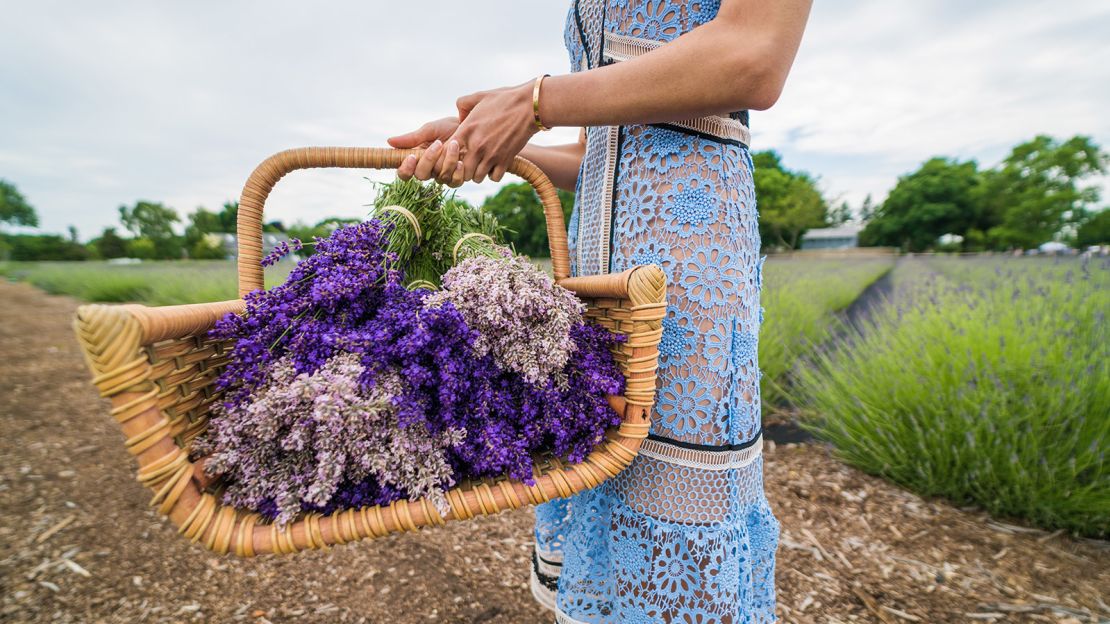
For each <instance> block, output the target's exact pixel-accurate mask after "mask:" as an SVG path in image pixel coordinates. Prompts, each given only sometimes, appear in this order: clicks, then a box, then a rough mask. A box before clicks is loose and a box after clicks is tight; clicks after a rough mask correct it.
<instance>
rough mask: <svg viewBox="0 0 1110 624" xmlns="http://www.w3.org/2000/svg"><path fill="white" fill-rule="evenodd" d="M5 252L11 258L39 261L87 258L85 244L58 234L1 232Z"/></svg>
mask: <svg viewBox="0 0 1110 624" xmlns="http://www.w3.org/2000/svg"><path fill="white" fill-rule="evenodd" d="M0 241H2V243H3V244H2V245H0V247H3V248H4V250H5V254H6V255H7V256H8V259H10V260H16V261H23V262H38V261H43V260H87V259H88V258H89V255H90V253H89V250H88V249H86V248H85V246H84V245H79V244H77V243H74V242H73V241H70V240H69V239H67V238H66V237H64V236H59V235H57V234H0Z"/></svg>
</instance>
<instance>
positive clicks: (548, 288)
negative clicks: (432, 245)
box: [424, 253, 584, 383]
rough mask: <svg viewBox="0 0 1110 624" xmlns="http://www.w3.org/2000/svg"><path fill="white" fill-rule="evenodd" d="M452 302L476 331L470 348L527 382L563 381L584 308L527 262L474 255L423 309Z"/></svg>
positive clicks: (451, 272) (447, 276)
mask: <svg viewBox="0 0 1110 624" xmlns="http://www.w3.org/2000/svg"><path fill="white" fill-rule="evenodd" d="M445 303H450V304H452V305H453V306H454V307H455V309H457V310H458V311H459V312H460V313H461V314H462V316H463V319H464V320H465V321H466V324H467V326H468V327H469V328H470V329H472V330H474V331H475V332H476V333H477V337H476V338H475V340H474V349H475V351H476V352H477V354H478V355H479V356H483V355H486V354H490V355H491V356H493V358H494V360H495V361H496V362H497V364H498V365H499V366H501V367H502V368H503V369H505V370H508V371H512V372H515V373H517V374H519V375H520V376H521V377H523V378H524V379H525V380H526V381H529V382H531V383H545V382H547V381H549V380H551V379H561V377H562V371H563V367H564V366H565V365H566V363H567V361H568V360H569V359H570V355H571V353H572V352H573V351H574V340H573V339H572V338H571V336H570V330H571V328H572V327H574V326H576V325H578V324H580V323H582V312H583V311H584V306H583V305H582V302H580V301H579V300H578V299H576V298H575V297H574V295H573V294H572V293H571V292H570V291H568V290H567V289H565V288H563V287H562V286H559V285H557V284H555V282H554V281H553V280H552V279H551V278H550V277H549V276H548V275H547V274H545V273H544V272H543V271H541V270H540V269H539V268H538V267H536V266H535V265H534V264H532V263H531V262H530V261H529V260H528V259H527V258H524V257H521V256H512V255H511V254H508V253H506V254H505V256H504V257H502V258H490V257H484V256H479V257H473V258H468V259H466V260H463V261H462V262H460V263H458V264H457V265H455V266H454V267H452V268H451V269H450V270H449V271H447V272H446V273H444V275H443V286H442V288H441V289H440V290H439V291H436V292H433V293H431V294H430V295H428V296H427V298H425V300H424V307H425V308H432V307H437V306H440V305H443V304H445Z"/></svg>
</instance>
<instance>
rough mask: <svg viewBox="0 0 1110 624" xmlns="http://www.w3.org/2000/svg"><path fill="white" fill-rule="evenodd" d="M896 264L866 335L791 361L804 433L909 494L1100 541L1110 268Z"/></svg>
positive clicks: (1107, 438)
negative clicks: (892, 291) (893, 286)
mask: <svg viewBox="0 0 1110 624" xmlns="http://www.w3.org/2000/svg"><path fill="white" fill-rule="evenodd" d="M904 266H905V271H906V272H908V273H911V275H909V279H908V280H905V282H904V283H903V281H902V280H899V286H898V290H897V291H896V296H895V298H894V300H893V301H892V302H891V303H890V305H888V306H886V307H884V308H881V309H879V310H878V311H877V312H876V313H875V314H874V316H872V317H871V319H870V321H869V322H868V323H866V326H865V328H864V329H863V331H862V333H860V334H856V335H854V336H853V337H852V338H851V339H850V340H847V341H845V342H843V343H842V344H841V346H839V347H838V348H835V349H833V350H831V351H829V352H825V353H820V354H817V355H816V356H815V357H814V358H813V359H812V361H811V362H809V363H808V364H807V365H805V366H803V367H801V370H800V371H799V372H798V376H797V381H798V385H797V398H798V399H799V401H800V403H802V404H804V405H805V406H806V410H807V412H809V415H808V417H807V420H806V423H807V427H809V428H810V429H811V430H812V431H814V432H815V433H816V434H817V435H819V436H820V437H822V438H824V439H826V440H828V441H830V442H831V443H832V444H833V445H834V446H835V447H836V449H837V453H838V454H839V455H840V456H841V457H843V458H844V459H845V460H847V461H848V462H850V463H852V464H854V465H856V466H858V467H860V468H862V469H863V470H865V471H867V472H871V473H874V474H878V475H882V476H885V477H887V478H889V479H891V480H892V481H894V482H896V483H899V484H901V485H903V486H905V487H907V488H909V489H911V490H914V491H916V492H919V493H921V494H924V495H937V496H943V497H946V498H949V499H951V500H953V501H955V502H956V503H957V504H968V503H973V504H976V505H979V506H982V507H983V508H985V509H987V510H988V511H990V512H991V513H993V514H998V515H1006V516H1017V517H1021V518H1025V519H1027V520H1029V521H1030V522H1032V523H1034V524H1037V525H1039V526H1042V527H1045V528H1063V529H1068V530H1070V531H1074V532H1077V533H1080V534H1085V535H1090V536H1101V537H1105V536H1107V535H1110V465H1108V464H1107V462H1106V456H1105V454H1106V450H1107V448H1108V444H1110V332H1108V329H1107V324H1106V312H1107V310H1110V266H1108V265H1107V264H1106V263H1105V262H1102V263H1101V264H1096V263H1095V262H1089V263H1081V262H1080V261H1079V260H1075V259H1067V260H1063V261H1051V260H1034V259H1009V260H997V259H995V260H961V259H934V260H931V261H928V262H926V261H921V260H916V261H907V262H906V263H904ZM902 271H903V269H902V268H901V267H900V268H899V271H898V272H897V273H896V276H897V275H898V273H901V272H902ZM913 273H916V274H917V275H912V274H913ZM902 277H905V274H903V276H902Z"/></svg>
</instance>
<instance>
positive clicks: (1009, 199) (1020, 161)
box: [978, 135, 1107, 248]
mask: <svg viewBox="0 0 1110 624" xmlns="http://www.w3.org/2000/svg"><path fill="white" fill-rule="evenodd" d="M1106 166H1107V155H1106V154H1105V153H1103V152H1102V151H1101V150H1100V149H1099V147H1098V145H1096V144H1095V143H1094V142H1093V141H1092V140H1091V138H1090V137H1086V136H1075V137H1072V138H1070V139H1068V140H1067V141H1064V142H1062V143H1061V142H1058V141H1057V140H1055V139H1053V138H1052V137H1049V136H1045V135H1040V136H1037V137H1036V138H1034V139H1033V140H1032V141H1028V142H1026V143H1022V144H1021V145H1018V146H1017V147H1015V148H1014V149H1013V151H1011V152H1010V155H1009V156H1007V157H1006V159H1005V160H1004V161H1002V164H1001V165H1000V166H999V167H998V168H997V169H995V170H993V171H989V172H987V173H986V175H985V176H984V183H983V184H982V186H981V187H980V189H979V191H978V201H979V203H980V204H981V205H982V207H983V211H984V212H985V214H986V216H987V217H988V219H989V221H990V222H991V227H989V228H988V229H987V230H986V238H987V240H988V242H989V243H990V244H991V245H992V246H994V247H996V248H1010V247H1021V248H1030V247H1036V246H1037V245H1039V244H1041V243H1044V242H1045V241H1049V240H1052V239H1053V238H1054V237H1056V236H1057V235H1058V234H1060V233H1061V232H1062V231H1063V230H1064V229H1065V228H1066V227H1068V226H1070V227H1074V226H1076V225H1078V224H1079V223H1080V222H1081V221H1082V220H1083V218H1084V217H1085V216H1086V215H1087V211H1088V210H1089V208H1090V207H1091V206H1093V205H1094V204H1095V203H1097V202H1098V200H1099V191H1098V187H1097V186H1095V185H1093V184H1092V185H1089V186H1083V185H1082V183H1083V182H1084V181H1085V180H1087V179H1089V178H1091V177H1093V176H1096V175H1098V174H1102V173H1105V172H1106Z"/></svg>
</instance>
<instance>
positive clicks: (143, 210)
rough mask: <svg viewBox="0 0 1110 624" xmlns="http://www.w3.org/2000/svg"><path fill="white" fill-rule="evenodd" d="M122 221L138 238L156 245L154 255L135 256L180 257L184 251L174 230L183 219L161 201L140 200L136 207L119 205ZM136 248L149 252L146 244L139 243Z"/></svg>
mask: <svg viewBox="0 0 1110 624" xmlns="http://www.w3.org/2000/svg"><path fill="white" fill-rule="evenodd" d="M119 214H120V222H121V223H123V226H124V227H126V228H127V229H128V230H130V231H131V233H132V234H134V235H135V236H136V237H137V238H136V240H139V239H142V240H146V241H149V242H150V243H151V244H152V245H153V246H154V252H153V256H135V255H132V254H130V253H129V255H132V257H135V258H145V257H151V258H162V259H173V258H180V257H181V252H182V246H181V240H180V239H179V238H178V237H177V235H176V234H175V233H174V231H173V225H174V224H175V223H178V222H180V221H181V219H180V217H178V216H177V212H176V211H175V210H174V209H173V208H169V207H167V206H163V205H162V204H160V203H155V202H148V201H140V202H138V203H136V204H135V206H134V207H132V208H128V207H127V206H120V207H119ZM136 249H139V250H141V251H142V252H143V253H147V251H146V244H145V243H141V244H138V246H137V247H136Z"/></svg>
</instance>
